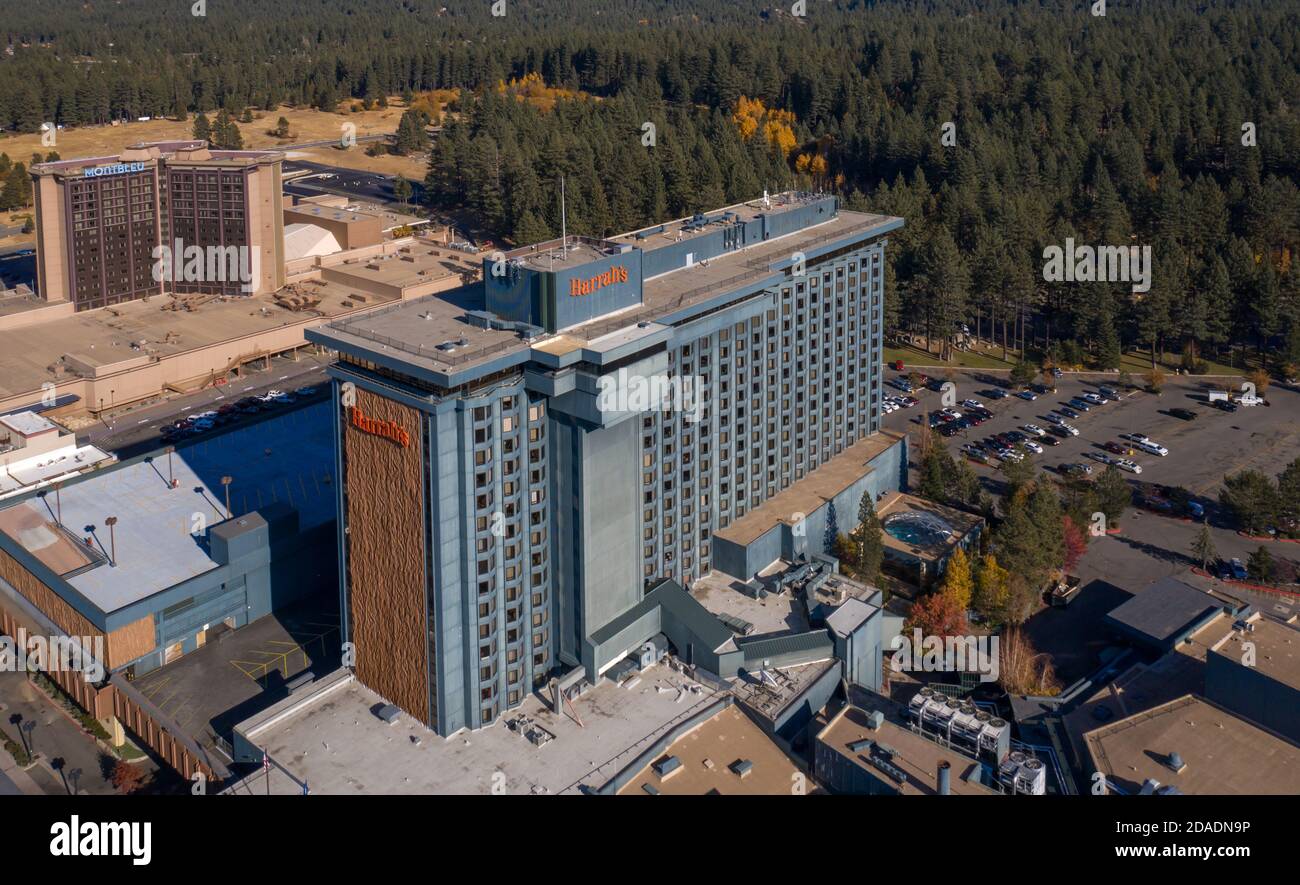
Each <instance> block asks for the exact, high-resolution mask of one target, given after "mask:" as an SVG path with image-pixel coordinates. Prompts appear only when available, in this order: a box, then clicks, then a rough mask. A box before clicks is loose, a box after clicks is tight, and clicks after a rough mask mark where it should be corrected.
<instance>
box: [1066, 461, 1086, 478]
mask: <svg viewBox="0 0 1300 885" xmlns="http://www.w3.org/2000/svg"><path fill="white" fill-rule="evenodd" d="M1061 472H1062V473H1064V474H1065V475H1066V476H1074V477H1079V478H1083V477H1088V476H1092V467H1091V466H1090V465H1088V464H1062V465H1061Z"/></svg>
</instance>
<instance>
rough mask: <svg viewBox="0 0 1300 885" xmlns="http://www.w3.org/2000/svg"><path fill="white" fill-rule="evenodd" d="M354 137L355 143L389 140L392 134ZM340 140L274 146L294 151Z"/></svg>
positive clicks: (324, 145) (335, 142)
mask: <svg viewBox="0 0 1300 885" xmlns="http://www.w3.org/2000/svg"><path fill="white" fill-rule="evenodd" d="M354 137H355V139H356V143H357V144H365V143H367V142H371V141H389V140H391V139H392V137H393V136H391V135H357V136H354ZM341 142H342V138H326V139H323V140H321V141H303V142H299V143H298V144H285V145H278V146H277V147H276V150H277V151H296V150H305V149H306V148H318V147H334V145H336V144H340V143H341Z"/></svg>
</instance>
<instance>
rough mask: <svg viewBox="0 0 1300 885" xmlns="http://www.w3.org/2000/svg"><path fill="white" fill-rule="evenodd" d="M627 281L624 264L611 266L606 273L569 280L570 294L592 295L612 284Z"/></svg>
mask: <svg viewBox="0 0 1300 885" xmlns="http://www.w3.org/2000/svg"><path fill="white" fill-rule="evenodd" d="M626 282H627V268H626V267H623V266H622V265H617V266H615V267H611V268H610V269H609V270H607V271H605V272H604V273H598V274H596V275H595V276H594V277H587V279H585V280H578V279H573V280H569V295H570V296H578V295H590V294H591V293H592V292H595V291H598V290H600V289H603V288H605V287H606V286H612V285H614V284H615V283H626Z"/></svg>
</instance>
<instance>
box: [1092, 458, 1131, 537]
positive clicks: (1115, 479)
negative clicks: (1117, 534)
mask: <svg viewBox="0 0 1300 885" xmlns="http://www.w3.org/2000/svg"><path fill="white" fill-rule="evenodd" d="M1092 488H1093V493H1094V494H1095V495H1096V498H1095V500H1096V504H1097V509H1098V510H1099V511H1100V512H1102V513H1104V514H1106V524H1107V526H1110V525H1114V524H1116V523H1118V522H1119V519H1120V517H1121V516H1123V515H1124V511H1125V510H1127V509H1128V507H1129V505H1130V504H1132V503H1133V490H1132V489H1131V488H1129V484H1128V480H1127V479H1125V478H1124V474H1123V473H1121V472H1120V471H1119V468H1117V467H1112V466H1109V465H1107V467H1106V469H1104V470H1103V471H1102V472H1101V475H1100V476H1098V477H1097V479H1096V480H1095V481H1094V482H1093V484H1092Z"/></svg>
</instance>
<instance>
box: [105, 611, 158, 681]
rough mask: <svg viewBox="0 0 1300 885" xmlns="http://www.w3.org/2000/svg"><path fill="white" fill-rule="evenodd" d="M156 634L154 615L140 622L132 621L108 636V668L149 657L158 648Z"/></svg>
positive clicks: (115, 667) (145, 617) (146, 616)
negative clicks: (145, 656)
mask: <svg viewBox="0 0 1300 885" xmlns="http://www.w3.org/2000/svg"><path fill="white" fill-rule="evenodd" d="M156 642H157V637H156V635H155V633H154V625H153V615H152V614H149V615H145V616H144V617H143V618H141V619H140V620H138V621H132V622H131V623H130V624H127V625H126V626H124V627H118V628H117V629H116V630H114V631H113V632H112V633H109V634H108V649H107V652H108V668H109V669H110V670H116V669H117V668H118V667H121V666H123V665H124V664H128V663H130V662H131V661H134V660H135V659H136V658H138V657H142V656H144V655H147V654H148V653H149V652H151V651H153V650H154V649H155V648H156V647H157V644H156Z"/></svg>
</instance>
